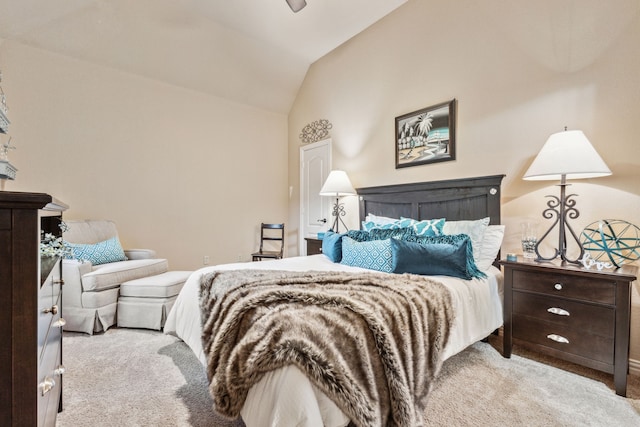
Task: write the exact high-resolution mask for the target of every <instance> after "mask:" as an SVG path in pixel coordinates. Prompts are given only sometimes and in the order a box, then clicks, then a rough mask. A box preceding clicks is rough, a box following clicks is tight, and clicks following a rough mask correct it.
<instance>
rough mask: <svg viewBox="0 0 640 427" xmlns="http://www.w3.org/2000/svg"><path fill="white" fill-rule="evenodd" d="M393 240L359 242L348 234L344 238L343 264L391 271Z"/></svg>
mask: <svg viewBox="0 0 640 427" xmlns="http://www.w3.org/2000/svg"><path fill="white" fill-rule="evenodd" d="M391 240H392V239H386V240H371V241H369V242H357V241H355V240H353V239H352V238H350V237H348V236H344V237H343V238H342V261H340V263H341V264H344V265H350V266H352V267H361V268H367V269H369V270H378V271H384V272H386V273H390V272H391Z"/></svg>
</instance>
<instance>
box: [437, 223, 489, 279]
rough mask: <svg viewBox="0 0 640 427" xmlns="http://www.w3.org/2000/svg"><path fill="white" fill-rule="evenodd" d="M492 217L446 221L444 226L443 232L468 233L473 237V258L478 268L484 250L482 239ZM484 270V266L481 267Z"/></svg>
mask: <svg viewBox="0 0 640 427" xmlns="http://www.w3.org/2000/svg"><path fill="white" fill-rule="evenodd" d="M489 221H490V218H489V217H486V218H482V219H478V220H473V221H445V223H444V226H443V227H442V233H443V234H466V235H468V236H469V238H470V239H471V245H472V246H473V260H474V261H475V262H476V265H477V266H478V268H480V266H479V265H478V261H479V260H480V252H481V250H482V240H483V239H484V232H485V231H486V229H487V226H488V225H489ZM480 270H482V268H480Z"/></svg>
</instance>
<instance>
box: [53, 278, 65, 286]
mask: <svg viewBox="0 0 640 427" xmlns="http://www.w3.org/2000/svg"><path fill="white" fill-rule="evenodd" d="M53 284H54V285H64V279H56V280H54V281H53Z"/></svg>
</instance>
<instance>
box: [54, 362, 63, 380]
mask: <svg viewBox="0 0 640 427" xmlns="http://www.w3.org/2000/svg"><path fill="white" fill-rule="evenodd" d="M64 371H65V367H64V365H58V367H57V368H56V369H54V370H53V375H56V376H58V377H59V376H61V375H62V374H64Z"/></svg>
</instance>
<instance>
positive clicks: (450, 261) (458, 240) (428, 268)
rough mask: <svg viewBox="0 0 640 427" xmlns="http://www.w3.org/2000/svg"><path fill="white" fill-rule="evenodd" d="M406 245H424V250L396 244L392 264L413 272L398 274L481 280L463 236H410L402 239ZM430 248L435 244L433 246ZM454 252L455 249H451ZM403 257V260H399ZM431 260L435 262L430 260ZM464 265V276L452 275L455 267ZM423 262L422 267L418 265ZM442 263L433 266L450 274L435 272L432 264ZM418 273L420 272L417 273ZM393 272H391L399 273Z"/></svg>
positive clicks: (467, 239)
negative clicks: (447, 246)
mask: <svg viewBox="0 0 640 427" xmlns="http://www.w3.org/2000/svg"><path fill="white" fill-rule="evenodd" d="M405 240H406V242H408V243H415V244H419V245H423V246H428V247H427V249H421V248H417V247H416V246H414V245H410V246H409V247H408V248H404V247H402V248H400V246H401V245H396V246H397V247H398V248H400V249H397V253H396V254H395V255H394V257H395V258H394V264H395V265H396V266H397V265H398V264H399V265H400V266H399V267H397V268H398V269H399V270H408V269H410V270H414V271H402V272H405V273H411V272H413V273H415V274H434V275H438V274H442V275H447V276H454V277H461V278H463V279H467V280H468V279H471V278H474V277H476V278H485V277H487V275H486V274H485V273H483V272H482V271H480V269H478V267H477V266H476V263H475V260H474V258H473V244H472V243H471V239H470V238H469V236H468V235H466V234H454V235H443V236H414V237H408V238H407V239H405ZM433 245H437V247H434V246H433ZM443 245H450V246H455V247H457V248H446V247H445V246H443ZM454 249H455V250H454ZM403 256H406V260H403V259H402V257H403ZM433 258H435V259H433ZM462 262H464V264H463V265H464V270H465V273H464V274H461V275H456V274H453V272H454V270H455V269H456V266H458V265H459V264H460V263H462ZM423 263H426V265H425V266H422V265H421V264H423ZM434 263H435V264H442V266H440V267H437V268H438V270H437V271H441V270H443V271H447V270H448V269H450V270H451V271H450V273H451V274H445V273H435V272H432V271H436V270H435V269H436V267H434V266H433V264H434ZM418 271H422V273H419V272H418ZM399 272H400V271H395V269H394V273H399Z"/></svg>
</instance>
